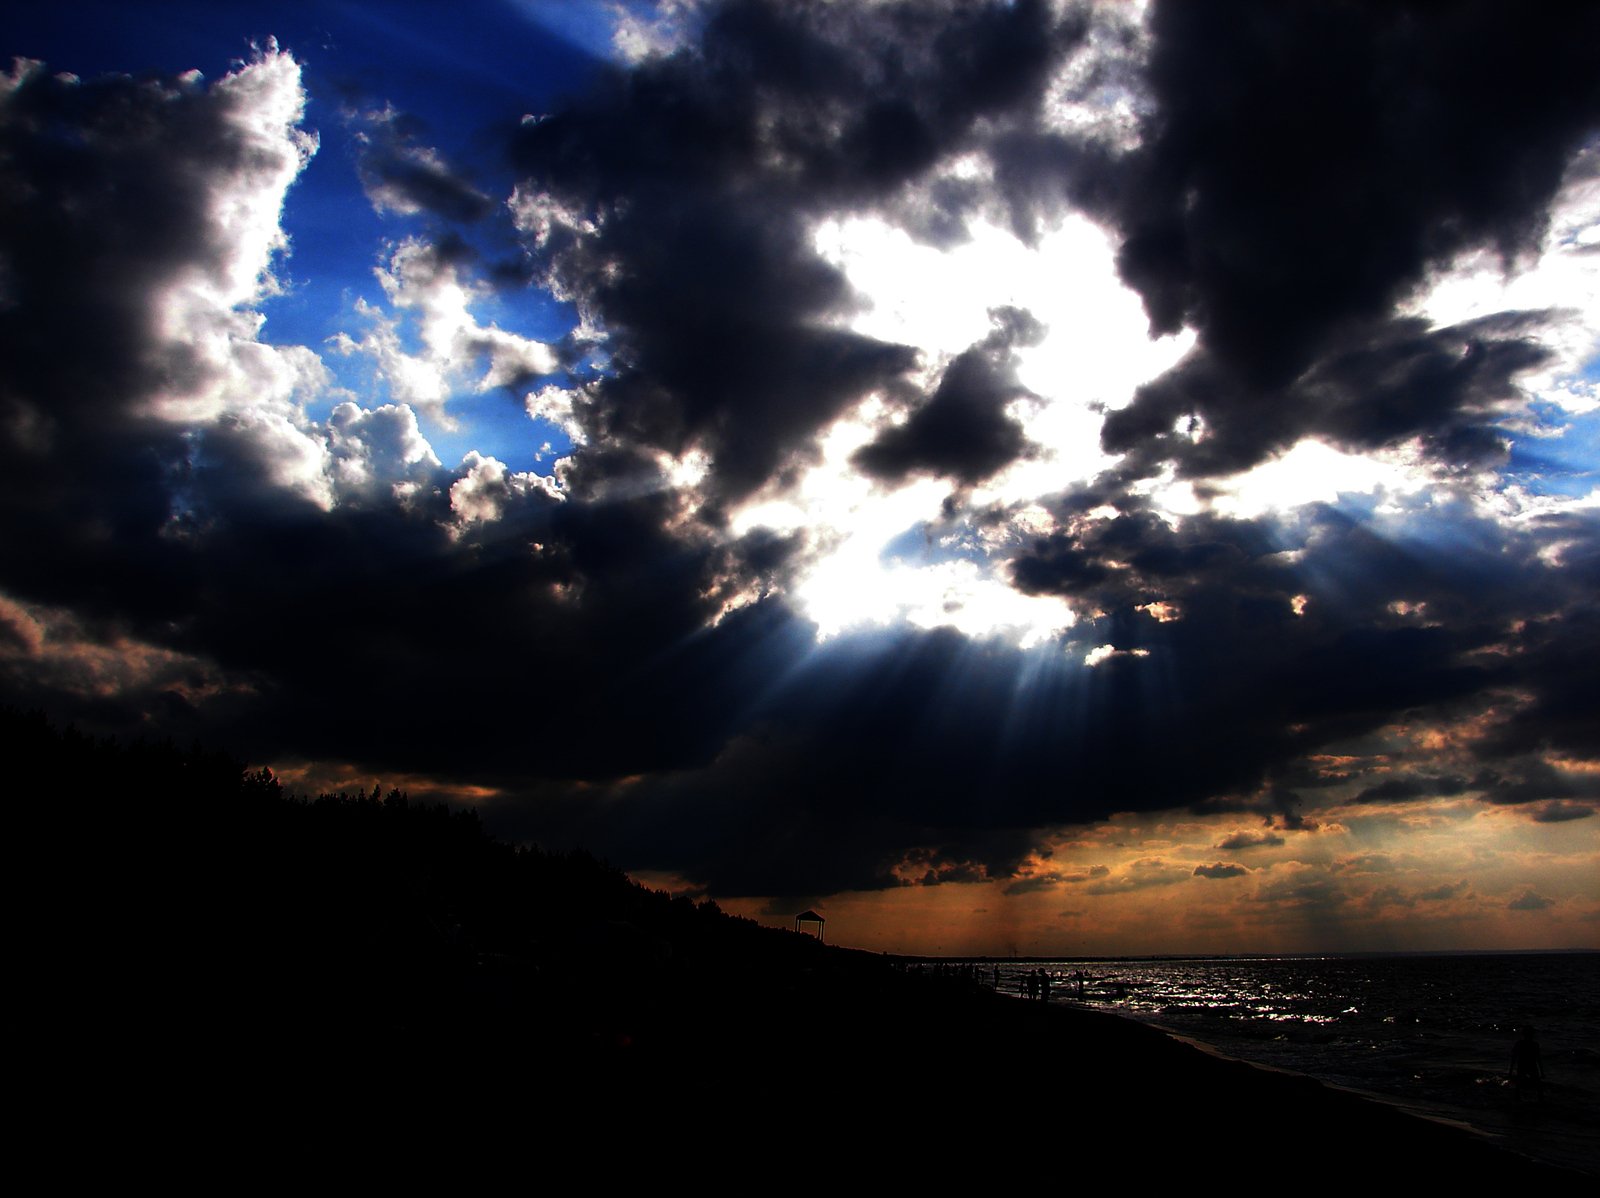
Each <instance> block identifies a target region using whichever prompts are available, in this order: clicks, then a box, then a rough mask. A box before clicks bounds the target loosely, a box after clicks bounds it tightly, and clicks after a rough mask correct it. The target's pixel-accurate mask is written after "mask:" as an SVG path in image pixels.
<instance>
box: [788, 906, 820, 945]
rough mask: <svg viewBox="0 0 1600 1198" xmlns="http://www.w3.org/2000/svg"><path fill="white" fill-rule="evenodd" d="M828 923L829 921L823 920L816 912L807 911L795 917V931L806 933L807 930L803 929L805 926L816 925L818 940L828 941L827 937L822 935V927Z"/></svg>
mask: <svg viewBox="0 0 1600 1198" xmlns="http://www.w3.org/2000/svg"><path fill="white" fill-rule="evenodd" d="M827 922H828V921H827V920H825V919H823V918H822V916H820V915H818V914H817V913H816V912H815V911H811V910H806V911H802V912H800V914H799V915H796V916H795V917H794V930H795V931H797V932H800V931H804V930H805V929H804V928H803V927H802V925H803V924H808V923H814V924H816V925H817V939H818V940H826V937H825V936H823V934H822V925H823V924H825V923H827Z"/></svg>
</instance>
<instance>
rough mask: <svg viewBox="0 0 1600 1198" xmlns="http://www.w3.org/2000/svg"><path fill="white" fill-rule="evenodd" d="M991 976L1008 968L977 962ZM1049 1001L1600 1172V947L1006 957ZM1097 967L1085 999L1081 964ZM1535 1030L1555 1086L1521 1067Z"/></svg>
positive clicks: (1018, 986) (1089, 972)
mask: <svg viewBox="0 0 1600 1198" xmlns="http://www.w3.org/2000/svg"><path fill="white" fill-rule="evenodd" d="M975 968H976V969H977V970H978V972H979V974H980V976H982V977H983V978H985V980H986V981H987V982H988V983H989V984H993V983H994V980H995V972H994V971H995V968H996V963H994V962H985V963H975ZM998 968H999V989H1000V990H1001V992H1002V993H1008V994H1016V995H1018V996H1019V998H1021V997H1022V996H1023V991H1022V983H1023V980H1024V978H1025V976H1026V975H1027V974H1028V973H1032V972H1033V971H1035V970H1041V969H1042V970H1044V971H1045V972H1046V974H1048V975H1049V976H1050V978H1051V982H1052V984H1051V987H1050V1001H1051V1002H1057V1003H1068V1004H1073V1005H1082V1006H1085V1007H1090V1008H1096V1009H1102V1010H1108V1011H1114V1012H1116V1013H1119V1014H1122V1015H1125V1016H1128V1017H1131V1018H1134V1019H1138V1020H1141V1021H1143V1022H1145V1023H1149V1024H1153V1025H1155V1026H1156V1027H1159V1028H1162V1029H1163V1030H1165V1031H1167V1032H1170V1033H1173V1034H1175V1035H1178V1036H1181V1037H1183V1038H1185V1039H1187V1040H1190V1041H1193V1042H1195V1043H1197V1044H1199V1045H1200V1046H1201V1047H1203V1048H1207V1049H1209V1050H1211V1051H1214V1052H1217V1053H1220V1054H1221V1055H1223V1056H1227V1057H1232V1058H1235V1059H1238V1060H1243V1061H1249V1062H1251V1063H1253V1064H1257V1065H1263V1066H1268V1067H1271V1068H1275V1069H1284V1070H1289V1071H1291V1072H1294V1073H1301V1074H1306V1075H1308V1076H1311V1077H1314V1078H1317V1079H1318V1080H1320V1081H1323V1082H1326V1083H1329V1084H1331V1085H1336V1086H1340V1087H1344V1088H1346V1089H1350V1090H1355V1091H1358V1092H1360V1093H1362V1094H1365V1095H1367V1096H1369V1097H1371V1098H1375V1099H1377V1100H1379V1101H1382V1102H1388V1103H1391V1104H1393V1105H1397V1106H1401V1107H1404V1108H1405V1109H1407V1110H1410V1111H1412V1112H1414V1113H1417V1114H1420V1115H1424V1116H1426V1117H1429V1118H1433V1119H1442V1120H1445V1121H1448V1122H1452V1123H1456V1124H1460V1125H1464V1126H1466V1127H1469V1128H1471V1129H1473V1130H1474V1131H1477V1132H1478V1133H1480V1134H1482V1135H1486V1136H1489V1137H1490V1138H1492V1139H1494V1140H1495V1141H1496V1142H1497V1143H1499V1144H1501V1145H1502V1146H1504V1147H1507V1148H1510V1149H1512V1150H1514V1151H1517V1152H1521V1153H1523V1154H1524V1155H1527V1156H1531V1157H1534V1158H1536V1159H1539V1160H1544V1161H1549V1162H1552V1163H1555V1164H1560V1165H1564V1166H1566V1167H1568V1168H1577V1169H1582V1170H1584V1171H1586V1172H1591V1173H1595V1174H1597V1175H1600V953H1510V954H1466V955H1420V956H1409V955H1378V956H1350V955H1340V956H1322V957H1306V956H1294V957H1227V958H1214V957H1213V958H1190V959H1161V960H1118V961H1106V960H1096V961H1077V960H1055V961H1027V962H1023V961H1016V962H1000V963H998ZM1080 972H1081V973H1082V975H1083V986H1082V993H1081V996H1080V992H1079V987H1078V981H1077V975H1078V974H1079V973H1080ZM1527 1026H1532V1027H1533V1028H1534V1029H1535V1031H1536V1037H1537V1040H1538V1042H1539V1045H1540V1050H1541V1056H1542V1059H1543V1064H1544V1073H1545V1083H1544V1088H1543V1095H1542V1098H1541V1099H1540V1100H1539V1101H1536V1102H1535V1101H1527V1100H1519V1098H1518V1095H1517V1093H1516V1092H1515V1090H1514V1089H1513V1087H1512V1086H1511V1085H1510V1082H1509V1080H1508V1073H1509V1070H1510V1065H1511V1049H1512V1045H1513V1043H1514V1042H1515V1041H1516V1040H1517V1039H1518V1037H1519V1035H1520V1030H1521V1029H1522V1028H1524V1027H1527Z"/></svg>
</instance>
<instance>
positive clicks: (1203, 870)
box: [1194, 861, 1250, 878]
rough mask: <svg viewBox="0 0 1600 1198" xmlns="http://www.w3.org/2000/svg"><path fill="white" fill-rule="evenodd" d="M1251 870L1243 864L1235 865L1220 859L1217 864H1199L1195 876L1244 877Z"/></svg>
mask: <svg viewBox="0 0 1600 1198" xmlns="http://www.w3.org/2000/svg"><path fill="white" fill-rule="evenodd" d="M1249 872H1250V871H1249V870H1248V869H1247V868H1246V867H1244V866H1243V865H1234V864H1233V863H1232V862H1227V861H1218V862H1217V863H1216V864H1215V865H1197V866H1195V867H1194V876H1195V877H1197V878H1242V877H1244V876H1245V875H1246V874H1248V873H1249Z"/></svg>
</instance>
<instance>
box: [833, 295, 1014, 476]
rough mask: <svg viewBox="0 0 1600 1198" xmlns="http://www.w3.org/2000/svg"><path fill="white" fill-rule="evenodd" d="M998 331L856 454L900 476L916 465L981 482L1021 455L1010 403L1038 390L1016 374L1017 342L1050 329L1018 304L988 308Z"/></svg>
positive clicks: (878, 471)
mask: <svg viewBox="0 0 1600 1198" xmlns="http://www.w3.org/2000/svg"><path fill="white" fill-rule="evenodd" d="M989 316H990V319H991V320H992V321H993V322H994V324H995V328H994V331H993V332H991V333H990V334H989V336H987V337H985V338H984V339H983V340H982V341H980V342H978V343H977V344H976V345H974V346H972V348H970V349H968V350H967V351H966V352H964V353H962V354H959V355H957V356H956V358H955V359H954V360H953V361H952V362H951V363H950V365H949V366H947V367H945V371H944V374H943V376H942V377H941V378H940V380H939V385H938V387H937V388H935V390H934V393H933V395H932V397H931V398H929V399H928V400H927V402H925V403H923V404H921V405H920V406H919V407H917V408H916V409H915V410H914V411H913V412H912V413H911V415H910V417H909V418H908V419H907V420H906V421H905V423H903V424H898V425H894V426H892V427H890V428H888V429H886V430H885V431H884V432H882V433H880V434H879V435H878V437H877V439H876V440H874V441H873V442H872V443H871V444H869V445H866V446H864V447H863V448H861V449H860V450H858V451H857V452H856V453H855V455H854V456H853V457H852V458H851V461H852V462H853V463H854V464H855V465H856V466H857V467H858V468H860V469H861V470H862V471H864V472H865V473H867V474H870V475H872V476H873V477H875V478H880V479H885V480H888V481H890V482H899V481H901V480H903V479H904V478H906V476H908V475H911V474H916V473H925V474H934V475H944V476H946V477H949V478H951V479H953V480H954V481H956V482H960V483H979V482H982V481H983V480H984V479H986V478H988V477H989V476H990V475H992V474H994V473H995V472H996V471H998V470H1000V469H1002V468H1003V467H1005V466H1008V465H1010V464H1011V463H1012V462H1013V461H1015V460H1016V459H1017V458H1018V457H1020V456H1022V454H1023V453H1024V452H1025V450H1026V447H1027V445H1028V439H1027V436H1026V435H1025V434H1024V433H1023V430H1022V425H1021V424H1020V423H1018V421H1017V420H1016V419H1015V418H1014V417H1013V416H1011V415H1009V414H1007V412H1006V408H1007V406H1008V405H1010V404H1011V403H1012V402H1013V401H1014V400H1017V399H1021V398H1025V397H1027V396H1029V395H1031V394H1032V393H1031V392H1030V391H1028V390H1027V388H1025V387H1023V386H1022V384H1021V383H1019V382H1018V381H1017V359H1016V355H1015V354H1013V353H1012V352H1011V350H1012V347H1013V346H1018V345H1036V344H1038V342H1039V341H1040V340H1042V339H1043V337H1044V333H1045V329H1044V326H1043V325H1041V324H1039V322H1038V321H1036V320H1035V319H1034V318H1033V317H1032V315H1031V314H1029V313H1027V312H1024V311H1021V310H1019V309H1016V308H998V309H995V310H993V311H991V312H990V313H989Z"/></svg>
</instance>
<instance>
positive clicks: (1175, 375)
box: [1101, 313, 1549, 477]
mask: <svg viewBox="0 0 1600 1198" xmlns="http://www.w3.org/2000/svg"><path fill="white" fill-rule="evenodd" d="M1537 323H1538V319H1537V317H1536V316H1535V315H1530V314H1519V313H1503V314H1500V315H1497V316H1492V317H1484V318H1482V319H1479V320H1475V321H1471V322H1468V323H1466V324H1461V325H1455V326H1451V327H1449V328H1442V329H1430V328H1429V327H1428V326H1427V322H1425V321H1422V320H1416V319H1407V320H1390V321H1384V322H1380V323H1377V324H1375V325H1372V326H1369V327H1367V328H1363V329H1355V328H1349V327H1347V328H1345V329H1344V330H1342V333H1343V335H1342V337H1341V339H1340V343H1339V345H1338V346H1337V347H1333V348H1329V349H1328V351H1327V352H1326V353H1325V354H1324V356H1323V357H1321V358H1320V359H1319V360H1317V361H1316V362H1314V363H1312V364H1310V365H1309V366H1308V367H1307V368H1306V370H1305V371H1304V372H1303V373H1301V374H1300V376H1299V377H1298V378H1296V379H1295V380H1294V381H1293V382H1291V383H1286V384H1283V385H1278V386H1270V387H1269V386H1260V385H1257V384H1254V383H1251V382H1250V381H1248V380H1247V379H1245V378H1243V377H1242V376H1241V375H1240V374H1239V373H1238V371H1237V370H1236V369H1235V368H1233V367H1231V366H1230V365H1229V364H1227V363H1226V362H1225V361H1224V360H1223V359H1222V358H1221V357H1219V356H1218V355H1217V354H1215V353H1212V352H1210V351H1208V350H1205V349H1203V348H1202V349H1197V350H1195V351H1193V352H1191V353H1190V354H1189V356H1188V357H1187V358H1186V359H1185V360H1184V361H1183V362H1182V363H1180V364H1179V365H1178V366H1176V367H1174V368H1173V369H1172V370H1170V371H1168V372H1167V373H1166V374H1164V375H1162V376H1161V377H1160V378H1158V379H1156V380H1155V381H1153V382H1151V383H1147V384H1145V385H1144V386H1142V387H1140V388H1139V390H1138V391H1137V392H1136V393H1135V395H1134V398H1133V402H1132V403H1130V404H1129V405H1128V406H1127V407H1125V408H1122V409H1120V410H1118V411H1115V412H1112V413H1110V414H1109V415H1107V417H1106V420H1105V424H1104V426H1103V429H1102V433H1101V442H1102V444H1103V445H1104V447H1105V448H1106V450H1107V451H1108V452H1112V453H1129V454H1131V455H1132V457H1131V458H1130V461H1129V463H1128V465H1129V467H1133V468H1137V469H1141V470H1151V469H1153V468H1154V465H1155V464H1156V463H1158V462H1160V461H1164V460H1168V459H1172V460H1175V461H1176V462H1177V466H1178V472H1179V474H1180V475H1184V476H1188V477H1207V476H1218V475H1228V474H1233V473H1237V472H1238V471H1241V470H1245V469H1248V468H1249V467H1251V466H1253V465H1256V464H1257V463H1258V462H1261V461H1263V460H1264V459H1266V458H1267V457H1269V456H1271V455H1273V454H1276V453H1280V452H1282V451H1284V450H1286V449H1289V448H1291V447H1292V446H1293V445H1295V444H1296V443H1297V442H1298V441H1300V440H1302V439H1303V438H1305V437H1310V436H1315V437H1318V438H1320V439H1322V440H1324V441H1326V442H1329V443H1331V444H1334V445H1337V446H1339V447H1341V448H1345V449H1350V450H1370V449H1377V448H1380V447H1382V446H1384V445H1387V444H1390V443H1392V442H1394V441H1398V440H1403V439H1406V438H1409V437H1420V438H1421V441H1422V447H1423V449H1424V450H1425V451H1426V452H1428V453H1430V454H1431V455H1433V456H1434V457H1436V458H1437V459H1439V460H1440V461H1443V462H1448V463H1452V464H1456V465H1472V464H1475V463H1477V462H1481V461H1488V462H1495V461H1498V460H1499V459H1502V458H1503V457H1504V455H1505V453H1506V450H1507V448H1508V447H1509V441H1508V439H1507V437H1506V435H1505V434H1504V433H1502V432H1501V431H1499V430H1498V429H1496V428H1495V427H1494V421H1495V420H1496V418H1497V415H1498V412H1497V407H1501V406H1503V405H1505V404H1506V402H1507V401H1509V400H1512V399H1514V398H1516V397H1517V395H1518V394H1519V393H1518V392H1517V390H1516V387H1515V382H1514V380H1515V378H1516V376H1517V375H1518V374H1521V373H1523V372H1525V371H1528V370H1532V369H1533V368H1535V367H1538V366H1540V365H1543V364H1544V363H1545V362H1546V361H1547V360H1548V358H1549V351H1547V350H1545V349H1543V348H1542V347H1540V346H1539V345H1537V344H1535V343H1534V342H1533V341H1532V340H1531V339H1529V338H1528V337H1526V336H1522V335H1521V334H1524V333H1527V332H1530V331H1531V330H1532V329H1533V328H1535V327H1537ZM1196 418H1198V423H1194V422H1195V420H1196ZM1196 434H1198V435H1196Z"/></svg>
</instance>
